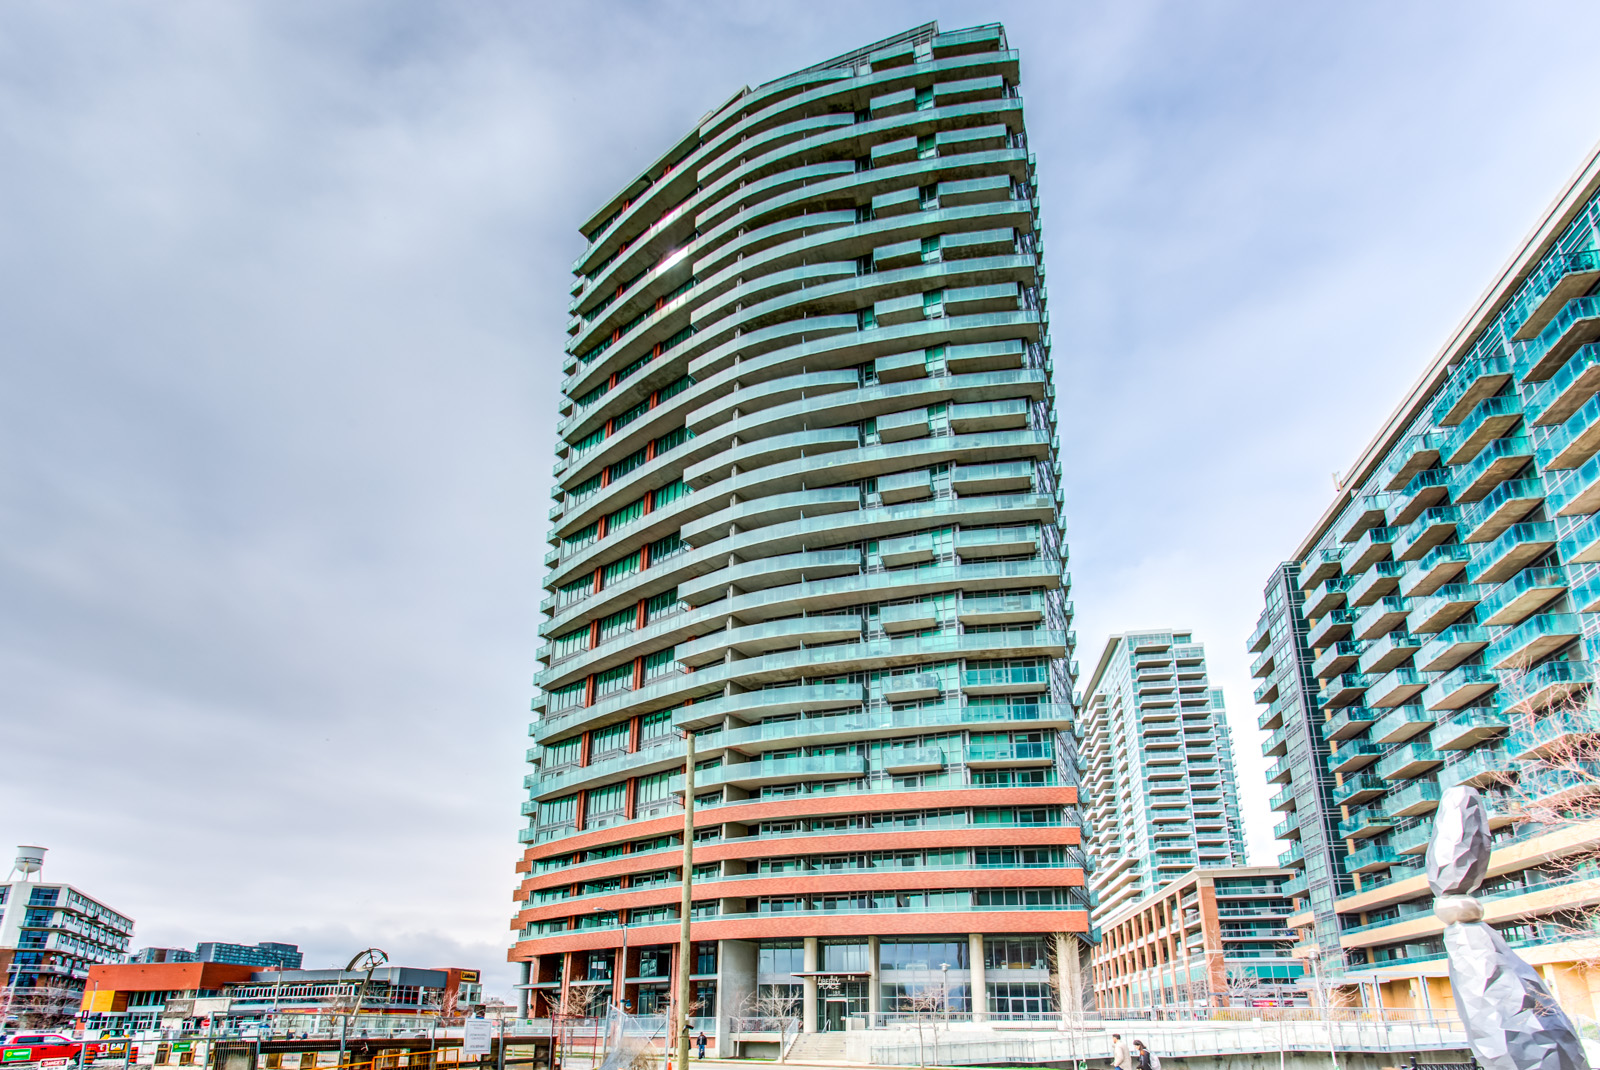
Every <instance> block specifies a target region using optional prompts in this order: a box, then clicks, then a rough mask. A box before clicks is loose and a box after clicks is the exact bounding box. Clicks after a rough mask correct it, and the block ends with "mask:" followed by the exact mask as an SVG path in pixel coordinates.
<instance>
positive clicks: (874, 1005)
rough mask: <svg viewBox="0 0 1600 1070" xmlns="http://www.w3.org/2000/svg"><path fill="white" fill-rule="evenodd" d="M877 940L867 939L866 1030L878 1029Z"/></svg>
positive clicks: (873, 938) (873, 937) (872, 937)
mask: <svg viewBox="0 0 1600 1070" xmlns="http://www.w3.org/2000/svg"><path fill="white" fill-rule="evenodd" d="M880 980H881V978H880V977H879V975H878V938H877V937H876V936H869V937H867V1028H868V1029H876V1028H878V1004H879V1002H880V1001H879V998H878V996H879V992H880V988H879V984H878V982H879V981H880Z"/></svg>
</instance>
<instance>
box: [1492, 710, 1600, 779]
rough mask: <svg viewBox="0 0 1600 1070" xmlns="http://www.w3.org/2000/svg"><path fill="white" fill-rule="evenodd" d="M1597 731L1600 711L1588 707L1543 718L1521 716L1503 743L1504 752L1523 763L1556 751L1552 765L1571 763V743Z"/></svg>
mask: <svg viewBox="0 0 1600 1070" xmlns="http://www.w3.org/2000/svg"><path fill="white" fill-rule="evenodd" d="M1597 732H1600V712H1597V711H1595V710H1593V709H1590V708H1588V707H1583V708H1580V709H1576V710H1559V711H1556V712H1553V713H1548V714H1546V715H1544V716H1542V717H1538V718H1529V717H1520V718H1517V719H1516V727H1515V728H1514V729H1512V731H1511V734H1510V735H1508V736H1507V737H1506V740H1505V753H1506V755H1507V756H1509V757H1510V758H1512V759H1513V760H1515V761H1519V762H1525V761H1529V760H1532V759H1535V758H1538V757H1539V756H1540V755H1542V754H1546V753H1549V751H1550V750H1551V748H1552V747H1555V748H1556V750H1557V756H1556V761H1555V764H1560V765H1567V764H1570V759H1569V758H1568V755H1570V754H1572V753H1573V752H1572V748H1571V744H1572V743H1573V742H1574V741H1577V740H1582V739H1586V738H1591V737H1593V736H1594V735H1595V734H1596V733H1597Z"/></svg>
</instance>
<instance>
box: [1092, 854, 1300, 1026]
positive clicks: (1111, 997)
mask: <svg viewBox="0 0 1600 1070" xmlns="http://www.w3.org/2000/svg"><path fill="white" fill-rule="evenodd" d="M1293 876H1294V874H1293V872H1291V871H1290V870H1285V869H1269V868H1260V867H1244V866H1238V867H1225V868H1217V869H1212V868H1205V869H1196V870H1190V871H1189V872H1188V873H1185V874H1184V875H1183V876H1181V877H1179V878H1178V879H1177V880H1175V881H1173V882H1171V883H1169V884H1167V885H1165V886H1164V887H1162V889H1161V890H1160V891H1159V892H1156V893H1155V894H1153V895H1147V896H1145V897H1144V898H1142V899H1140V900H1139V901H1138V902H1135V903H1129V904H1127V905H1125V906H1123V907H1122V908H1121V909H1120V910H1117V911H1115V912H1113V913H1111V914H1107V915H1105V916H1104V917H1103V918H1099V919H1097V920H1098V921H1099V925H1100V942H1099V943H1098V944H1096V945H1095V948H1094V952H1093V956H1092V964H1093V965H1092V969H1093V979H1094V996H1095V1004H1096V1006H1097V1007H1099V1009H1100V1010H1101V1011H1102V1012H1109V1011H1126V1010H1134V1011H1166V1012H1192V1011H1196V1010H1200V1009H1203V1008H1209V1007H1292V1006H1305V1005H1306V1004H1307V1003H1308V1002H1309V1000H1308V998H1307V993H1306V989H1305V984H1304V981H1303V976H1304V972H1305V963H1304V962H1303V961H1301V960H1300V959H1297V958H1295V957H1294V956H1293V955H1292V954H1291V952H1290V947H1291V945H1292V944H1293V942H1294V932H1293V930H1291V929H1290V928H1288V919H1289V915H1290V914H1292V913H1293V912H1294V901H1293V900H1292V899H1290V898H1288V897H1287V896H1285V895H1284V894H1283V885H1284V884H1285V883H1286V882H1287V881H1289V880H1290V879H1291V878H1292V877H1293Z"/></svg>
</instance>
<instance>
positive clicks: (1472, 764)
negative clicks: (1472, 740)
mask: <svg viewBox="0 0 1600 1070" xmlns="http://www.w3.org/2000/svg"><path fill="white" fill-rule="evenodd" d="M1515 766H1516V763H1515V762H1513V761H1512V760H1511V757H1510V755H1509V754H1507V753H1506V749H1505V746H1504V745H1503V744H1500V743H1489V744H1484V745H1482V746H1478V747H1474V748H1473V749H1471V750H1469V751H1467V752H1465V753H1464V754H1462V755H1461V757H1460V758H1459V759H1457V760H1456V761H1454V762H1451V763H1449V764H1448V765H1446V766H1445V767H1444V768H1443V769H1440V770H1439V787H1440V788H1441V789H1447V788H1453V787H1455V786H1456V785H1458V784H1466V785H1468V786H1470V787H1475V788H1482V787H1487V786H1489V785H1490V784H1497V783H1504V782H1506V780H1507V778H1509V777H1510V775H1511V773H1512V771H1513V770H1514V768H1515Z"/></svg>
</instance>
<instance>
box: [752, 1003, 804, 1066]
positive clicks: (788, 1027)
mask: <svg viewBox="0 0 1600 1070" xmlns="http://www.w3.org/2000/svg"><path fill="white" fill-rule="evenodd" d="M802 1006H803V1001H802V1000H801V998H800V997H799V996H797V995H795V994H793V993H792V992H791V991H790V990H789V986H788V985H784V986H781V990H780V986H778V985H761V986H760V987H759V988H757V989H756V991H754V992H752V993H751V994H750V995H748V996H746V997H745V998H744V1002H743V1003H741V1004H740V1005H739V1009H740V1011H741V1012H742V1013H743V1016H744V1017H746V1018H754V1019H757V1026H756V1028H755V1029H754V1030H752V1032H761V1033H769V1032H776V1033H777V1034H778V1061H779V1062H780V1063H781V1062H784V1061H785V1060H787V1059H788V1057H789V1036H790V1033H791V1031H792V1032H793V1033H795V1034H798V1033H799V1032H800V1026H801V1021H800V1012H801V1008H802ZM768 1024H770V1025H775V1026H777V1029H776V1030H770V1029H767V1028H766V1026H767V1025H768Z"/></svg>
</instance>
